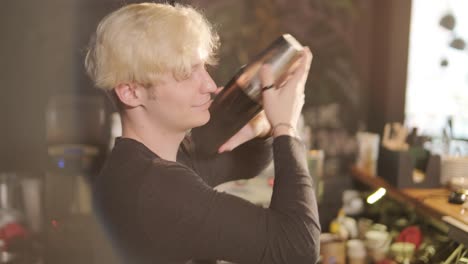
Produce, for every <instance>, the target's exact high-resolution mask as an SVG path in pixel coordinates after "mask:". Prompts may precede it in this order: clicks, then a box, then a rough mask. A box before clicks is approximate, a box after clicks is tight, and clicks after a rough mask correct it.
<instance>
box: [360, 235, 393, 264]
mask: <svg viewBox="0 0 468 264" xmlns="http://www.w3.org/2000/svg"><path fill="white" fill-rule="evenodd" d="M365 236H366V247H367V252H368V254H369V257H370V258H371V259H372V260H373V261H374V262H379V261H381V260H383V259H384V258H385V257H386V255H387V253H388V251H389V248H390V242H391V237H390V234H389V233H388V232H387V231H383V230H370V231H367V232H366V235H365Z"/></svg>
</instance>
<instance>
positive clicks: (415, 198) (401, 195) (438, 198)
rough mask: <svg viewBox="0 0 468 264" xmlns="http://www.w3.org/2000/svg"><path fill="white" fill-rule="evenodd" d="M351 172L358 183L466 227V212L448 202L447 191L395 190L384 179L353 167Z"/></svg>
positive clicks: (467, 219)
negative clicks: (449, 218)
mask: <svg viewBox="0 0 468 264" xmlns="http://www.w3.org/2000/svg"><path fill="white" fill-rule="evenodd" d="M351 172H352V173H351V174H352V176H353V177H354V178H355V179H356V180H358V181H359V182H362V183H363V184H366V185H368V186H370V187H373V188H379V187H383V188H385V189H386V190H387V193H388V194H389V195H390V196H391V197H393V198H394V199H396V200H398V201H400V202H403V203H406V204H408V205H409V206H413V207H415V208H416V209H420V210H422V211H424V212H426V213H428V214H430V215H432V216H433V217H436V218H437V219H441V220H442V217H443V216H450V217H452V218H455V219H456V220H458V221H460V222H462V223H464V224H466V225H468V210H466V209H464V208H463V207H462V205H458V204H451V203H449V202H448V196H449V194H450V191H449V190H448V189H445V188H436V189H397V188H395V187H393V186H391V185H390V184H389V183H387V182H386V181H385V180H384V179H382V178H380V177H376V176H371V175H369V174H367V173H365V172H363V171H362V170H360V169H359V168H357V167H353V168H352V170H351Z"/></svg>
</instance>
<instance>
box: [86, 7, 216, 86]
mask: <svg viewBox="0 0 468 264" xmlns="http://www.w3.org/2000/svg"><path fill="white" fill-rule="evenodd" d="M218 44H219V38H218V35H217V34H216V32H215V31H214V30H213V28H212V25H211V24H210V23H209V22H208V21H207V20H206V18H205V17H204V16H203V15H202V14H201V13H200V12H199V11H197V10H195V9H194V8H192V7H190V6H185V5H180V4H176V5H175V6H172V5H169V4H161V3H140V4H130V5H127V6H124V7H122V8H120V9H118V10H116V11H114V12H112V13H110V14H109V15H107V16H106V17H105V18H104V19H103V20H102V21H101V22H100V23H99V25H98V27H97V30H96V33H95V35H94V37H93V38H92V40H91V43H90V46H89V49H88V52H87V54H86V59H85V67H86V71H87V72H88V74H89V76H90V77H91V79H93V81H94V83H95V85H96V86H97V87H99V88H102V89H105V90H108V91H110V90H112V89H113V88H115V87H116V86H117V85H118V84H121V83H126V82H136V83H139V84H141V85H143V86H145V87H147V86H148V85H151V84H156V83H158V81H160V79H159V78H158V77H159V75H160V74H162V73H164V72H168V71H172V73H173V75H174V77H175V78H176V79H178V80H180V79H185V78H187V77H188V76H190V74H191V70H192V67H193V65H194V64H195V62H196V61H197V60H199V56H200V55H201V56H202V60H203V62H204V63H206V64H214V63H215V62H216V60H215V58H214V55H215V52H216V49H217V47H218Z"/></svg>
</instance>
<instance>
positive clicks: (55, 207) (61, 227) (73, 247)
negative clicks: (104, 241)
mask: <svg viewBox="0 0 468 264" xmlns="http://www.w3.org/2000/svg"><path fill="white" fill-rule="evenodd" d="M104 100H105V98H103V97H102V96H84V95H82V96H80V95H66V96H63V95H59V96H53V97H51V98H50V99H49V102H48V104H47V109H46V129H47V133H46V135H47V160H48V165H47V172H46V175H45V180H44V261H45V263H48V264H55V263H57V264H58V263H68V264H72V263H97V261H96V254H97V253H96V245H95V243H96V241H97V240H98V239H97V238H96V235H97V234H98V232H97V230H98V225H97V221H96V219H95V217H94V215H93V211H92V200H91V199H92V198H91V190H90V185H89V183H90V181H92V180H93V178H94V177H95V176H96V175H97V173H98V171H99V168H100V167H101V165H102V163H103V160H104V159H105V156H106V153H107V150H108V143H109V136H110V129H109V118H108V116H109V115H108V113H107V112H108V111H107V110H106V104H105V101H104Z"/></svg>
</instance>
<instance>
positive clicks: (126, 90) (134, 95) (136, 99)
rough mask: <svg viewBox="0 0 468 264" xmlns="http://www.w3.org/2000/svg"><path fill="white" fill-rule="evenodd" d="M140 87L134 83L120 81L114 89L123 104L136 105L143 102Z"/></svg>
mask: <svg viewBox="0 0 468 264" xmlns="http://www.w3.org/2000/svg"><path fill="white" fill-rule="evenodd" d="M142 88H143V87H141V86H139V85H138V84H134V83H121V84H119V85H117V86H116V87H115V88H114V91H115V95H116V96H117V97H118V98H119V100H120V102H122V104H123V105H124V106H127V107H137V106H139V105H141V104H142V103H143V101H142V99H143V98H142V92H141V89H142Z"/></svg>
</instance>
